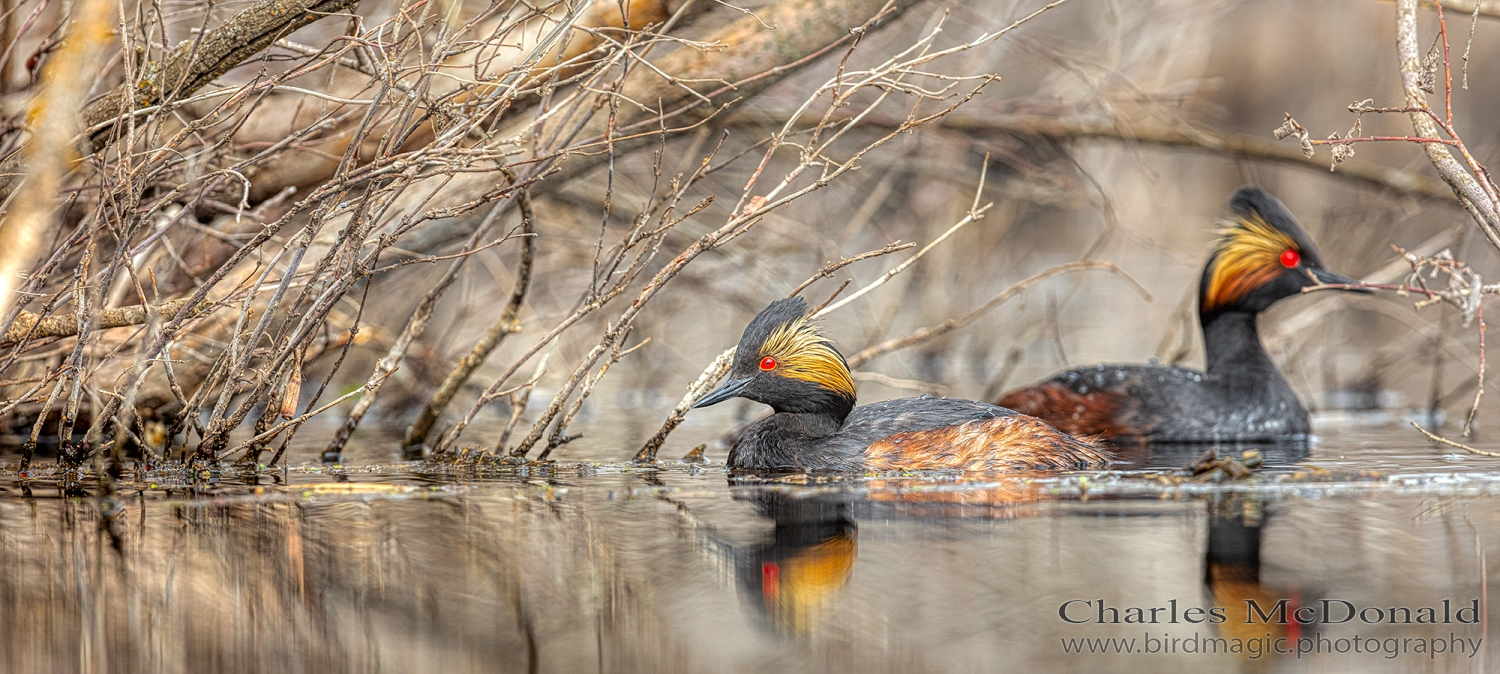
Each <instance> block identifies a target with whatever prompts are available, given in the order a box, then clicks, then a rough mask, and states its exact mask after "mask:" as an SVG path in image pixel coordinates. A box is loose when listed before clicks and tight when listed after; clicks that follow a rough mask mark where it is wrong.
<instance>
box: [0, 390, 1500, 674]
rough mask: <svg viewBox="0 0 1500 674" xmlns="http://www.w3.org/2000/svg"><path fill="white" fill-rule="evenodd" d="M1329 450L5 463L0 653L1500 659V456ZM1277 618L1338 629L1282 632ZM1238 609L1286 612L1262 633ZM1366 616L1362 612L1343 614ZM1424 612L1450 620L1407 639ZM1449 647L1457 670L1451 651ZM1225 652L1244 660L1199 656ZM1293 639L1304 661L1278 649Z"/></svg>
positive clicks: (605, 661)
mask: <svg viewBox="0 0 1500 674" xmlns="http://www.w3.org/2000/svg"><path fill="white" fill-rule="evenodd" d="M1319 428H1320V433H1321V434H1322V435H1321V437H1320V438H1319V440H1318V442H1316V443H1314V444H1313V445H1311V446H1310V447H1305V448H1286V447H1282V448H1276V447H1267V448H1263V449H1264V450H1265V451H1266V454H1267V455H1268V456H1269V457H1271V459H1272V463H1273V464H1274V465H1273V466H1272V467H1271V468H1270V469H1268V470H1265V471H1263V472H1262V473H1261V474H1260V475H1259V476H1258V477H1257V478H1256V479H1254V480H1251V481H1231V482H1223V483H1209V482H1194V481H1191V480H1185V479H1183V478H1182V477H1181V476H1180V475H1178V474H1176V473H1173V472H1171V471H1163V470H1156V469H1153V468H1152V467H1151V466H1153V465H1156V466H1175V465H1179V464H1181V463H1185V462H1186V458H1184V457H1187V458H1190V456H1191V454H1193V453H1195V449H1193V448H1183V449H1178V450H1172V451H1167V450H1162V451H1158V452H1154V453H1152V454H1150V455H1149V456H1147V457H1146V459H1145V460H1144V462H1145V464H1144V465H1133V466H1122V467H1121V468H1122V470H1118V471H1111V472H1107V473H1087V474H1071V475H1061V476H1059V475H1033V476H959V475H942V474H939V475H921V476H883V477H878V478H877V477H867V478H858V479H848V480H833V481H829V480H823V479H819V478H806V477H794V478H790V479H784V480H779V481H775V482H769V483H766V482H755V483H747V482H742V481H732V480H730V479H729V478H728V476H727V475H726V474H725V472H724V471H723V466H722V463H715V462H710V463H709V464H707V465H690V464H684V463H680V462H668V463H666V464H664V465H663V466H662V467H660V468H659V469H647V468H641V467H636V466H630V465H628V464H619V463H605V462H595V461H586V462H582V463H564V464H562V465H560V466H558V467H557V469H556V470H551V471H538V470H528V471H521V472H519V473H517V472H500V471H473V470H437V469H433V468H431V467H424V466H422V465H420V464H415V463H387V464H380V465H372V466H368V467H355V466H345V467H342V468H339V469H330V468H324V467H321V466H317V465H306V466H300V467H294V468H292V469H290V470H288V471H286V472H285V473H283V474H279V475H263V476H260V477H251V478H249V479H238V478H236V477H235V476H233V475H222V476H218V477H217V478H216V481H209V482H206V483H201V484H197V485H192V486H189V485H184V484H172V483H170V482H167V481H161V482H156V483H153V482H149V481H146V482H134V481H128V482H127V484H125V485H122V488H121V489H120V492H119V493H118V494H117V496H116V497H115V499H114V500H111V501H105V500H101V499H100V498H99V497H98V495H97V489H87V488H76V487H75V488H72V489H67V488H62V487H59V486H58V485H57V484H55V483H53V482H50V481H47V480H44V479H33V480H31V481H30V482H29V483H23V482H21V481H19V480H17V479H16V478H15V477H14V474H13V473H12V474H10V477H9V478H7V479H6V480H5V481H4V482H3V483H0V616H3V618H0V621H3V628H0V662H3V663H5V667H7V668H8V669H10V670H14V671H124V672H131V671H152V672H156V671H162V672H201V671H286V672H301V671H307V672H323V671H444V672H465V671H558V672H584V671H606V672H624V671H668V672H670V671H683V672H701V671H745V672H787V671H791V672H801V671H808V672H814V671H849V672H920V671H1053V670H1063V671H1166V672H1176V671H1204V670H1205V669H1209V670H1227V671H1256V672H1258V671H1320V672H1321V671H1357V672H1367V671H1424V672H1428V671H1438V672H1447V671H1464V672H1468V671H1476V672H1477V671H1488V670H1489V669H1491V668H1493V667H1494V666H1495V665H1492V664H1491V663H1495V662H1500V660H1497V658H1500V650H1497V649H1496V648H1495V647H1494V646H1493V645H1492V644H1491V643H1490V641H1489V638H1488V632H1487V626H1488V617H1489V615H1488V614H1489V604H1490V601H1489V598H1490V592H1491V590H1490V589H1489V583H1488V567H1489V566H1490V565H1492V564H1493V563H1494V562H1491V561H1489V560H1492V559H1500V549H1497V547H1500V499H1496V498H1495V495H1496V494H1497V493H1500V459H1490V458H1487V457H1481V456H1476V455H1469V454H1464V453H1462V452H1458V453H1455V452H1454V451H1451V450H1448V449H1444V448H1441V447H1437V446H1433V445H1431V444H1430V443H1428V442H1427V441H1425V440H1424V439H1422V438H1421V437H1420V436H1419V435H1417V434H1416V433H1415V431H1412V430H1410V429H1409V428H1408V427H1405V426H1404V425H1403V424H1402V423H1401V422H1399V421H1398V420H1380V419H1375V420H1371V419H1364V420H1360V419H1342V420H1336V419H1325V420H1322V421H1321V423H1320V424H1319ZM1492 449H1493V448H1492ZM371 451H372V452H375V450H371ZM1236 451H1237V450H1236ZM720 458H721V459H722V457H720ZM247 482H248V484H247ZM101 508H120V509H121V510H120V515H119V517H118V518H117V519H116V533H117V535H118V539H116V538H114V537H111V536H110V535H109V534H108V533H107V532H106V531H104V530H103V529H102V528H101V522H103V521H104V519H103V517H102V516H101ZM116 540H118V549H116V542H115V541H116ZM1282 600H1286V603H1285V604H1284V606H1285V608H1286V610H1287V611H1288V612H1295V611H1296V610H1297V609H1298V608H1303V607H1306V609H1307V610H1311V611H1313V612H1314V613H1320V614H1319V615H1316V616H1314V618H1315V619H1314V620H1313V621H1309V622H1307V623H1305V624H1303V623H1298V622H1297V621H1295V620H1288V621H1287V622H1286V624H1282V623H1281V622H1280V621H1279V620H1278V617H1279V616H1278V615H1277V613H1276V611H1277V610H1278V606H1283V604H1281V603H1280V602H1281V601H1282ZM1070 602H1071V603H1070ZM1247 602H1253V603H1254V606H1255V607H1261V608H1264V609H1265V610H1266V611H1267V612H1269V613H1270V614H1271V615H1270V616H1269V618H1267V619H1264V620H1262V619H1257V618H1256V617H1255V616H1249V617H1250V618H1251V620H1250V622H1249V624H1246V622H1245V621H1246V618H1247V615H1248V614H1249V611H1250V609H1249V608H1248V606H1249V604H1247ZM1346 607H1353V608H1354V609H1355V610H1356V611H1360V610H1364V611H1366V613H1365V614H1364V616H1363V618H1364V619H1362V618H1361V616H1359V615H1358V614H1356V616H1355V617H1353V618H1350V619H1348V620H1347V621H1344V620H1343V618H1345V617H1346V613H1347V608H1346ZM1153 609H1154V611H1153ZM1324 609H1327V611H1324ZM1424 609H1427V611H1428V613H1424V612H1423V610H1424ZM1465 609H1470V610H1467V611H1465ZM1190 611H1192V612H1190ZM1215 611H1218V612H1221V613H1222V614H1223V616H1224V618H1225V619H1224V620H1223V621H1222V622H1215V621H1213V620H1211V619H1210V617H1211V616H1213V615H1214V613H1215ZM1377 613H1378V614H1379V615H1378V618H1379V619H1375V618H1377ZM1408 614H1410V615H1409V616H1408ZM1428 615H1430V616H1432V617H1433V619H1434V620H1437V621H1438V622H1437V623H1436V624H1427V623H1421V622H1418V621H1419V620H1420V619H1421V618H1423V617H1427V616H1428ZM1190 617H1194V618H1198V619H1200V622H1197V623H1194V622H1190V620H1189V618H1190ZM1408 617H1410V620H1411V622H1409V623H1408V622H1407V618H1408ZM1116 618H1118V619H1119V620H1120V622H1119V623H1115V622H1112V621H1113V620H1114V619H1116ZM1132 618H1139V619H1141V620H1148V621H1149V620H1150V619H1151V618H1155V619H1156V623H1155V624H1152V623H1150V622H1146V623H1144V624H1138V623H1135V622H1131V619H1132ZM1100 619H1102V620H1103V621H1104V622H1102V623H1101V622H1099V620H1100ZM1174 619H1175V620H1176V622H1172V621H1173V620H1174ZM1444 619H1447V621H1448V622H1446V623H1444V622H1442V620H1444ZM1469 620H1472V621H1473V622H1463V621H1469ZM1356 638H1358V640H1359V641H1358V642H1356V641H1355V639H1356ZM1099 639H1121V640H1122V641H1093V640H1099ZM1481 639H1482V641H1480V640H1481ZM1219 640H1222V641H1219ZM1278 640H1284V641H1278ZM1419 643H1420V644H1421V647H1422V649H1423V652H1417V650H1416V649H1417V648H1418V644H1419ZM1438 643H1442V644H1443V646H1442V648H1443V650H1444V651H1445V652H1442V653H1432V652H1431V651H1432V650H1434V648H1436V646H1435V645H1436V644H1438ZM1221 644H1222V646H1221ZM1233 644H1239V645H1240V646H1239V650H1240V652H1238V653H1222V652H1221V653H1204V652H1201V651H1203V650H1208V649H1215V650H1217V649H1219V648H1221V647H1222V648H1224V649H1226V650H1229V649H1231V648H1232V647H1233ZM1299 644H1301V645H1302V647H1303V648H1312V649H1314V650H1313V652H1308V653H1303V654H1301V655H1300V657H1299V656H1298V654H1296V653H1289V654H1276V653H1266V652H1264V651H1266V650H1274V649H1276V648H1277V647H1278V646H1279V647H1281V648H1284V649H1286V650H1296V649H1297V648H1298V646H1299ZM1460 644H1462V645H1460ZM1475 644H1477V652H1475ZM1091 647H1092V648H1093V649H1094V650H1095V651H1098V650H1107V651H1109V652H1107V653H1101V652H1094V653H1090V652H1088V651H1089V649H1090V648H1091ZM1340 647H1342V649H1343V650H1344V651H1345V652H1342V653H1340V652H1338V650H1339V648H1340ZM1460 648H1461V649H1462V652H1460V653H1452V652H1447V651H1452V650H1457V649H1460ZM1356 649H1359V650H1362V651H1374V652H1360V653H1356V652H1354V651H1355V650H1356ZM1070 650H1083V651H1084V652H1082V653H1071V652H1068V651H1070ZM1117 651H1126V652H1117ZM1189 651H1192V652H1189ZM1320 651H1321V652H1320Z"/></svg>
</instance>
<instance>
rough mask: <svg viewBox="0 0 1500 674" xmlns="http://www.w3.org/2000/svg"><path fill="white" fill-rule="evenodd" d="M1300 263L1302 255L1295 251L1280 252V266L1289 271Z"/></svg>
mask: <svg viewBox="0 0 1500 674" xmlns="http://www.w3.org/2000/svg"><path fill="white" fill-rule="evenodd" d="M1301 263H1302V254H1301V253H1298V252H1297V251H1296V249H1293V248H1288V249H1286V250H1283V251H1281V266H1283V267H1286V268H1287V269H1291V268H1292V267H1295V266H1297V265H1299V264H1301Z"/></svg>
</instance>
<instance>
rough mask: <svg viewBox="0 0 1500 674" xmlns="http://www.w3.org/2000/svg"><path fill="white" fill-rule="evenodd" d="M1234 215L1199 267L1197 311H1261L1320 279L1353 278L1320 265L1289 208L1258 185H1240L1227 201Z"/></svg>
mask: <svg viewBox="0 0 1500 674" xmlns="http://www.w3.org/2000/svg"><path fill="white" fill-rule="evenodd" d="M1229 209H1230V211H1232V212H1233V213H1234V217H1233V218H1231V219H1228V220H1225V221H1223V223H1222V224H1223V225H1224V227H1223V231H1222V236H1221V237H1220V238H1219V241H1218V243H1216V244H1215V245H1214V250H1213V254H1212V255H1211V256H1210V257H1209V260H1208V265H1207V266H1206V267H1205V268H1204V270H1203V280H1202V282H1201V283H1200V285H1199V291H1198V294H1199V312H1200V314H1202V315H1203V316H1208V315H1211V314H1214V313H1217V312H1220V311H1248V312H1252V313H1254V312H1260V311H1264V310H1266V308H1268V307H1270V306H1271V304H1272V303H1274V302H1276V301H1277V300H1279V299H1282V298H1284V297H1290V296H1292V295H1296V294H1299V293H1300V292H1301V291H1302V288H1305V287H1307V286H1312V285H1316V284H1318V283H1333V284H1339V283H1354V282H1355V281H1353V280H1352V279H1349V278H1347V277H1344V276H1342V275H1340V274H1337V273H1335V272H1333V271H1330V270H1329V269H1328V268H1327V267H1325V266H1324V265H1323V258H1322V256H1321V255H1319V254H1318V248H1317V246H1315V245H1313V242H1312V239H1311V238H1309V237H1308V236H1307V232H1306V231H1304V230H1303V229H1302V225H1301V224H1299V223H1298V222H1297V219H1296V218H1294V217H1292V213H1291V211H1288V210H1287V208H1286V206H1285V205H1283V204H1282V203H1281V201H1280V200H1278V199H1277V198H1276V197H1273V196H1271V195H1270V194H1269V193H1267V192H1266V191H1265V190H1262V189H1260V188H1259V187H1248V186H1247V187H1241V188H1240V189H1239V191H1237V192H1235V194H1234V197H1233V198H1231V199H1230V200H1229Z"/></svg>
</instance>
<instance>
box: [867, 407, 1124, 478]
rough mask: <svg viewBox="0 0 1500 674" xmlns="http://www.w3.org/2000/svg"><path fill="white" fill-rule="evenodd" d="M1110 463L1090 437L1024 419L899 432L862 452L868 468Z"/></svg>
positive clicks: (1052, 466)
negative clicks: (1074, 435)
mask: <svg viewBox="0 0 1500 674" xmlns="http://www.w3.org/2000/svg"><path fill="white" fill-rule="evenodd" d="M1064 457H1072V458H1064ZM1075 459H1076V460H1075ZM1108 460H1109V459H1108V457H1107V456H1105V454H1104V452H1103V451H1102V450H1100V449H1099V447H1098V446H1097V445H1096V444H1095V443H1094V441H1093V440H1092V439H1090V438H1075V437H1073V436H1071V435H1068V434H1066V433H1062V432H1060V431H1058V430H1057V429H1055V428H1053V427H1051V426H1049V425H1047V424H1046V423H1045V422H1043V421H1041V420H1040V419H1035V418H1032V417H1024V416H1004V417H994V418H992V419H984V420H976V421H970V422H968V423H963V424H957V425H954V426H944V427H941V428H934V429H931V430H925V431H909V432H906V433H897V434H895V435H891V436H888V437H885V438H881V439H880V440H878V441H876V442H875V443H874V444H872V445H870V446H869V448H868V449H866V450H865V465H866V467H867V468H869V469H871V470H939V469H960V470H1006V469H1021V470H1027V469H1037V470H1076V469H1081V468H1096V467H1099V466H1103V465H1105V464H1106V463H1107V462H1108Z"/></svg>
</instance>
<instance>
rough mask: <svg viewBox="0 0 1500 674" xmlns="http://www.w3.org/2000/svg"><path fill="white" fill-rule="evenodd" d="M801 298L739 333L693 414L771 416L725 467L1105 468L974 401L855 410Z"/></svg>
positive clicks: (1074, 447) (844, 371)
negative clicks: (737, 408) (747, 411)
mask: <svg viewBox="0 0 1500 674" xmlns="http://www.w3.org/2000/svg"><path fill="white" fill-rule="evenodd" d="M806 314H807V304H806V303H805V302H803V301H802V300H801V299H800V298H793V299H787V300H780V301H777V302H773V303H772V304H771V305H770V306H769V307H766V309H765V310H764V311H762V312H760V315H758V316H756V317H755V319H754V320H752V321H751V322H750V325H749V326H747V327H746V328H745V334H744V336H743V337H742V338H741V339H740V343H739V346H738V347H737V349H736V351H735V357H734V363H733V364H732V366H731V367H730V370H729V376H728V378H727V379H726V380H725V382H724V383H723V384H722V385H721V386H720V387H719V388H718V389H716V390H714V391H713V392H711V393H709V394H708V395H706V396H704V397H703V399H702V400H699V401H698V403H697V404H696V405H694V407H704V406H707V405H712V404H715V403H718V402H722V401H724V400H728V399H730V398H734V397H740V398H746V399H749V400H754V401H756V402H759V403H764V404H766V405H770V406H771V408H772V409H773V410H774V411H775V413H774V414H772V415H771V416H769V417H766V418H765V419H762V420H761V421H759V422H757V423H755V425H753V426H751V427H750V428H749V429H748V430H746V431H745V433H744V434H743V435H741V436H740V437H739V438H738V439H737V440H736V441H735V444H734V448H733V449H732V450H731V451H730V452H729V465H730V467H731V468H734V469H738V470H758V471H865V470H923V469H936V468H958V469H976V470H996V469H1002V470H1003V469H1078V468H1089V467H1102V466H1103V465H1104V464H1105V463H1106V462H1107V458H1106V456H1105V454H1104V452H1103V451H1102V450H1101V449H1100V448H1099V446H1098V445H1096V444H1094V443H1093V442H1091V441H1089V440H1081V439H1078V438H1074V437H1072V436H1070V435H1067V434H1066V433H1062V432H1060V431H1058V430H1057V429H1055V428H1053V427H1051V426H1049V425H1047V424H1046V423H1045V422H1043V421H1041V420H1039V419H1035V418H1032V417H1028V416H1025V415H1022V414H1017V413H1015V412H1013V411H1011V410H1008V409H1005V408H1002V407H996V406H994V405H990V404H988V403H982V402H977V401H973V400H951V399H948V398H933V397H931V396H923V397H920V398H903V399H900V400H888V401H885V402H881V403H876V404H874V405H866V406H864V407H858V408H856V407H855V406H854V400H855V394H854V381H853V378H852V377H851V376H850V374H849V368H848V365H846V364H845V363H844V358H843V356H841V355H839V352H838V350H837V349H836V348H834V346H833V344H832V343H830V342H829V341H828V340H826V339H824V338H823V337H822V336H821V335H820V334H819V333H818V332H817V330H816V328H814V327H813V326H812V325H811V324H810V323H808V322H807V320H806Z"/></svg>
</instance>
